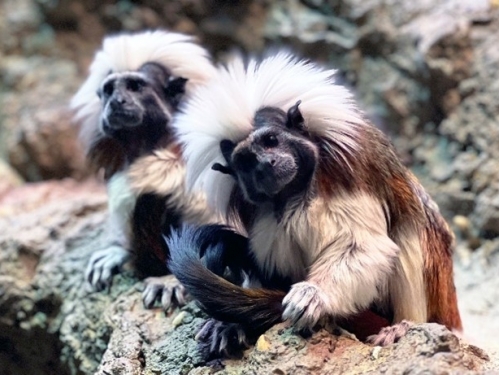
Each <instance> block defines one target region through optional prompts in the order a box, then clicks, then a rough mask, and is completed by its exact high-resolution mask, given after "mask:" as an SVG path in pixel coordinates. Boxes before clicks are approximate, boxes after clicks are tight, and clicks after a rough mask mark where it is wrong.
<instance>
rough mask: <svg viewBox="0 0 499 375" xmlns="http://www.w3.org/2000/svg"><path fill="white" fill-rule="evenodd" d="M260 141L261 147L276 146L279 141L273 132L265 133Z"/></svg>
mask: <svg viewBox="0 0 499 375" xmlns="http://www.w3.org/2000/svg"><path fill="white" fill-rule="evenodd" d="M262 143H263V147H265V148H273V147H277V145H278V144H279V141H278V140H277V137H276V136H275V134H266V135H264V136H263V138H262Z"/></svg>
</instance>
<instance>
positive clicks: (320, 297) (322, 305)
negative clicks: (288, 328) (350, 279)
mask: <svg viewBox="0 0 499 375" xmlns="http://www.w3.org/2000/svg"><path fill="white" fill-rule="evenodd" d="M282 304H283V307H284V312H283V314H282V318H283V320H290V321H291V323H292V324H293V326H294V327H295V328H296V329H299V330H302V329H311V328H313V327H314V326H315V325H316V324H317V323H318V322H319V320H320V319H321V318H323V317H325V316H326V315H327V306H328V305H329V304H328V297H327V295H326V294H325V293H324V292H323V291H322V290H321V289H320V288H319V287H318V286H317V285H315V284H312V283H310V282H307V281H303V282H300V283H296V284H294V285H293V286H292V287H291V290H290V291H289V293H288V294H287V295H286V297H284V299H283V301H282Z"/></svg>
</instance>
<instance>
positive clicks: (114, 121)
mask: <svg viewBox="0 0 499 375" xmlns="http://www.w3.org/2000/svg"><path fill="white" fill-rule="evenodd" d="M106 122H107V123H108V125H109V127H110V128H112V129H115V130H119V129H122V128H125V127H133V126H137V125H140V123H141V122H142V116H140V114H139V113H138V112H137V111H130V110H126V109H119V110H114V111H112V112H110V113H109V114H108V116H107V121H106Z"/></svg>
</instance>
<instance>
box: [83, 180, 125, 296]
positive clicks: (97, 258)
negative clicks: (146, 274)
mask: <svg viewBox="0 0 499 375" xmlns="http://www.w3.org/2000/svg"><path fill="white" fill-rule="evenodd" d="M107 190H108V219H107V225H106V240H105V241H106V242H105V246H104V247H103V248H102V249H99V250H97V251H95V252H94V253H93V254H92V256H91V257H90V261H89V263H88V265H87V268H86V271H85V279H86V280H87V281H88V283H89V286H90V288H91V289H93V290H97V291H99V290H103V289H105V288H108V287H109V286H110V285H111V281H112V277H113V274H115V273H116V272H118V271H119V269H120V268H121V267H122V266H123V265H124V264H125V263H126V262H127V261H128V260H129V258H130V252H129V249H130V223H129V221H130V216H131V213H132V211H133V207H134V205H135V196H134V194H133V193H132V192H131V190H130V187H129V185H128V183H127V180H126V177H125V175H124V174H123V173H116V174H115V175H114V176H113V177H112V178H111V179H110V180H109V182H108V184H107Z"/></svg>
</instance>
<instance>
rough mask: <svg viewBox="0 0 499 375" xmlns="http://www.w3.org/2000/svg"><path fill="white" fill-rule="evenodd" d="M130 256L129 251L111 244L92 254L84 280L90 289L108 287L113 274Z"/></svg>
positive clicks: (98, 289) (97, 289)
mask: <svg viewBox="0 0 499 375" xmlns="http://www.w3.org/2000/svg"><path fill="white" fill-rule="evenodd" d="M129 258H130V253H129V252H128V251H127V250H126V249H124V248H123V247H121V246H118V245H111V246H109V247H107V248H105V249H101V250H98V251H96V252H94V253H93V254H92V256H91V257H90V261H89V262H88V265H87V269H86V270H85V280H87V286H88V288H89V290H90V291H97V292H99V291H101V290H104V289H109V288H110V287H111V283H112V281H113V275H114V274H116V273H118V272H119V271H120V269H121V268H122V266H123V265H124V264H125V263H126V262H127V261H128V259H129Z"/></svg>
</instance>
